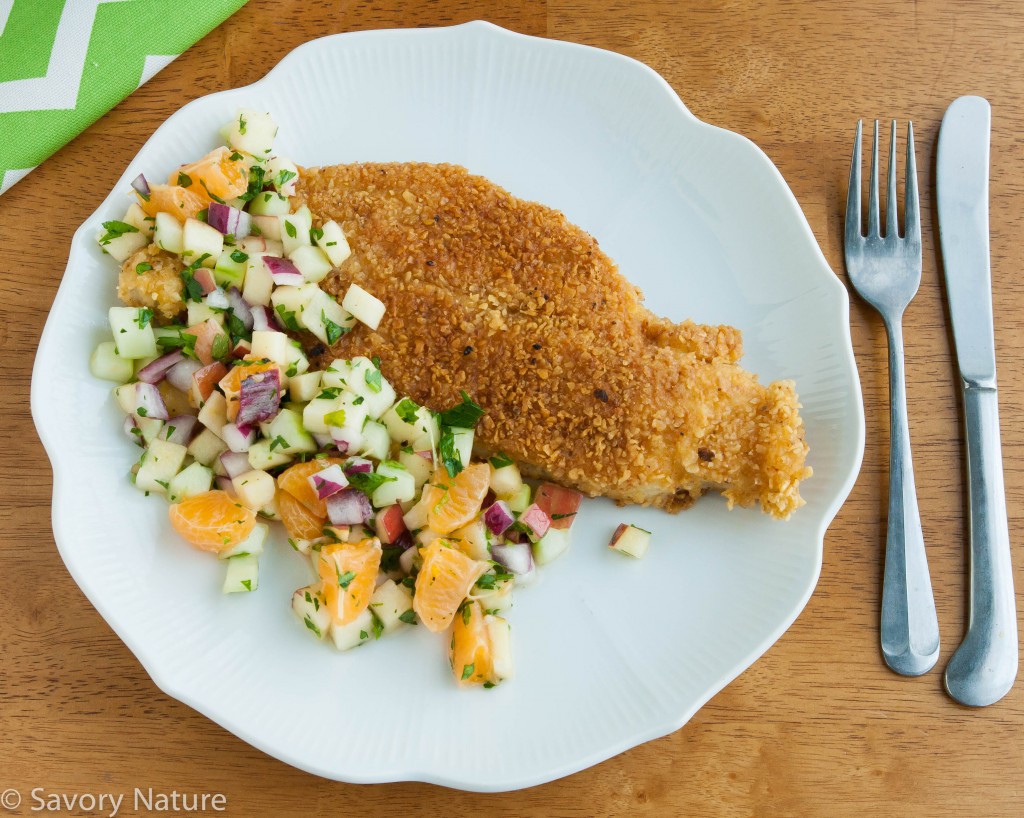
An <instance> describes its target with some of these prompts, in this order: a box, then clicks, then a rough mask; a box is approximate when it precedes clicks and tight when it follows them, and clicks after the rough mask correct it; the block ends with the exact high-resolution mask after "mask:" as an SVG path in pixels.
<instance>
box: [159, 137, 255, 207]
mask: <svg viewBox="0 0 1024 818" xmlns="http://www.w3.org/2000/svg"><path fill="white" fill-rule="evenodd" d="M231 156H232V152H231V151H230V150H228V149H227V148H224V147H221V148H217V149H216V150H214V151H210V153H208V154H206V156H204V157H203V158H202V159H200V160H198V161H196V162H193V163H192V164H190V165H182V166H181V167H180V168H178V169H177V170H175V171H172V172H171V176H170V178H169V179H168V180H167V181H168V183H169V184H172V185H182V186H183V187H185V188H186V189H188V190H191V189H192V188H193V187H195V190H196V193H199V194H200V195H205V196H206V197H207V198H209V199H213V197H214V196H216V197H217V198H218V199H234V198H235V197H236V196H241V195H242V194H243V193H245V191H246V188H248V187H249V170H248V168H247V167H246V166H245V162H244V160H243V159H242V158H241V157H239V158H238V159H235V160H232V159H231Z"/></svg>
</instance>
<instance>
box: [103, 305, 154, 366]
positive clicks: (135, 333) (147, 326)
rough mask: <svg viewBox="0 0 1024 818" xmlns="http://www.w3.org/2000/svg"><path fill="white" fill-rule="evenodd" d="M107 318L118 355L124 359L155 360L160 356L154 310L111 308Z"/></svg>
mask: <svg viewBox="0 0 1024 818" xmlns="http://www.w3.org/2000/svg"><path fill="white" fill-rule="evenodd" d="M107 316H108V318H109V320H110V331H111V333H112V334H113V336H114V345H115V346H116V348H117V354H118V355H120V356H121V357H122V358H133V359H134V358H153V357H155V356H157V355H159V354H160V351H159V349H157V346H156V335H154V334H153V324H152V318H153V311H152V310H149V309H146V308H139V307H111V308H110V310H109V312H108V313H107Z"/></svg>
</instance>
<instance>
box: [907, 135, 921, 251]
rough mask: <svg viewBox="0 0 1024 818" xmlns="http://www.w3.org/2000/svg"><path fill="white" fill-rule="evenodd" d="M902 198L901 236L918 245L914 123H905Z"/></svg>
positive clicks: (918, 212) (919, 234)
mask: <svg viewBox="0 0 1024 818" xmlns="http://www.w3.org/2000/svg"><path fill="white" fill-rule="evenodd" d="M903 198H904V200H905V204H904V210H905V213H906V219H905V221H906V227H905V228H904V231H903V235H904V236H905V237H906V238H908V239H910V240H911V241H913V242H916V243H917V244H918V245H920V244H921V215H920V211H919V206H920V205H919V202H918V198H917V162H916V160H915V159H914V123H913V122H908V123H907V177H906V180H905V182H904V192H903Z"/></svg>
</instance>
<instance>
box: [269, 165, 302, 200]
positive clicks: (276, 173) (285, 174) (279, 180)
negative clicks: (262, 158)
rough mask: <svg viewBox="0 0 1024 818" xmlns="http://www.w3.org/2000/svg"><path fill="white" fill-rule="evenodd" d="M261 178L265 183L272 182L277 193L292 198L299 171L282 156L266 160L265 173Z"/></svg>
mask: <svg viewBox="0 0 1024 818" xmlns="http://www.w3.org/2000/svg"><path fill="white" fill-rule="evenodd" d="M263 178H264V180H265V181H267V182H272V183H273V185H274V188H275V189H276V190H277V192H278V193H280V194H282V195H284V196H294V195H295V182H296V180H297V179H298V178H299V169H298V168H297V167H296V166H295V163H294V162H293V161H292V160H291V159H287V158H285V157H284V156H273V157H271V158H270V159H268V160H267V171H266V173H265V174H264V176H263Z"/></svg>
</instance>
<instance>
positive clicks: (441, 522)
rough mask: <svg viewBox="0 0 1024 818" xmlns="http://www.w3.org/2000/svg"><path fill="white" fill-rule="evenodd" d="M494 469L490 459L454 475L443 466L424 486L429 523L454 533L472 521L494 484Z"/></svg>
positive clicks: (434, 527) (433, 526) (433, 527)
mask: <svg viewBox="0 0 1024 818" xmlns="http://www.w3.org/2000/svg"><path fill="white" fill-rule="evenodd" d="M490 481H491V470H490V468H489V467H488V465H487V464H486V463H476V464H474V465H472V466H467V467H466V468H464V469H463V470H462V471H460V472H459V473H458V474H457V475H456V476H455V477H451V476H449V474H448V471H447V470H446V469H445V467H444V466H439V467H438V468H437V470H436V471H435V472H434V476H433V477H432V478H431V479H430V482H429V483H428V484H427V485H426V486H424V488H423V496H424V497H426V498H428V499H427V525H429V526H430V528H432V529H433V530H434V531H438V532H440V533H441V534H450V533H451V532H452V531H454V530H455V529H456V528H461V527H462V526H464V525H466V524H467V523H468V522H470V521H471V520H472V519H473V518H474V517H475V516H476V514H477V512H478V511H480V506H481V505H483V502H484V497H486V496H487V489H488V488H489V486H490Z"/></svg>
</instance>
